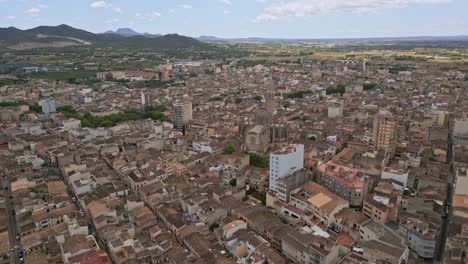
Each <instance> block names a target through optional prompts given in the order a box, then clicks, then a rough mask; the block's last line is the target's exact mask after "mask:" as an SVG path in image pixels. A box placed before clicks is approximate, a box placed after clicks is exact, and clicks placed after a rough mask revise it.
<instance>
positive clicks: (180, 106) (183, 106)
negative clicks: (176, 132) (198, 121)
mask: <svg viewBox="0 0 468 264" xmlns="http://www.w3.org/2000/svg"><path fill="white" fill-rule="evenodd" d="M172 119H173V120H172V121H173V122H174V128H176V129H184V127H185V125H186V124H187V123H188V122H189V121H190V120H192V102H190V101H183V102H176V103H173V104H172Z"/></svg>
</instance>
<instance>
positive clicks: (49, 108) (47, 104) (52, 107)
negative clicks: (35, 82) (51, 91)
mask: <svg viewBox="0 0 468 264" xmlns="http://www.w3.org/2000/svg"><path fill="white" fill-rule="evenodd" d="M40 105H41V108H42V112H43V113H44V114H50V113H55V112H57V110H56V104H55V100H54V98H44V99H42V100H41V101H40Z"/></svg>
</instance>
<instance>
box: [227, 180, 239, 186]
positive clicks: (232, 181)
mask: <svg viewBox="0 0 468 264" xmlns="http://www.w3.org/2000/svg"><path fill="white" fill-rule="evenodd" d="M229 184H230V185H231V186H232V187H236V186H237V179H235V178H234V179H232V180H231V181H229Z"/></svg>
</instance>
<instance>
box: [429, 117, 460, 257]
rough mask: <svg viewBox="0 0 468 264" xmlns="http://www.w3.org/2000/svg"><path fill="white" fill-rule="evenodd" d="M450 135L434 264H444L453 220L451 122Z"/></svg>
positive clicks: (453, 172) (453, 173) (453, 177)
mask: <svg viewBox="0 0 468 264" xmlns="http://www.w3.org/2000/svg"><path fill="white" fill-rule="evenodd" d="M448 128H449V135H448V139H447V162H448V163H449V164H450V166H449V174H448V179H447V194H446V196H445V202H444V212H443V214H442V226H441V230H440V233H439V239H438V241H437V247H436V252H435V257H434V264H442V263H444V253H445V247H446V245H447V238H448V231H449V226H450V222H451V219H452V199H453V191H454V190H453V189H454V186H453V185H454V182H455V176H454V175H455V171H454V166H453V139H452V131H451V128H450V122H449V126H448Z"/></svg>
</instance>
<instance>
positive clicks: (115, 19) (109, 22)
mask: <svg viewBox="0 0 468 264" xmlns="http://www.w3.org/2000/svg"><path fill="white" fill-rule="evenodd" d="M119 21H120V20H119V19H118V18H109V19H107V20H106V21H105V23H106V24H117V23H119Z"/></svg>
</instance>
